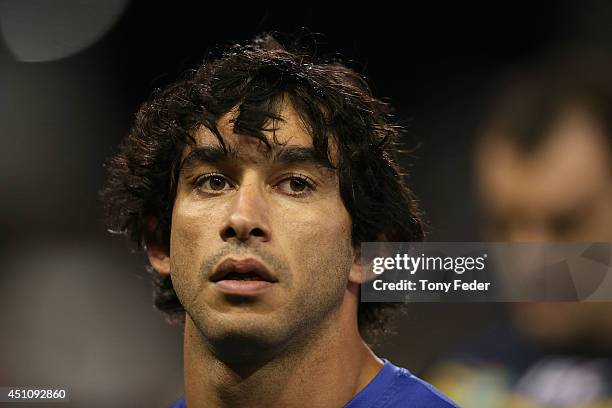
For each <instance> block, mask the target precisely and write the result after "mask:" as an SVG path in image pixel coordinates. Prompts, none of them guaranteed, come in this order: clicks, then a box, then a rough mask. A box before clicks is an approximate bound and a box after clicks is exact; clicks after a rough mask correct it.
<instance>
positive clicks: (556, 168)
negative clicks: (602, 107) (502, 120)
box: [477, 111, 612, 211]
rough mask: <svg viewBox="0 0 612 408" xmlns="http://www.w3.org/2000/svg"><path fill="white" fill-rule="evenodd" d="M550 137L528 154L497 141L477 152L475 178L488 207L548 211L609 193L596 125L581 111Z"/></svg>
mask: <svg viewBox="0 0 612 408" xmlns="http://www.w3.org/2000/svg"><path fill="white" fill-rule="evenodd" d="M550 132H551V134H550V135H548V138H547V139H546V141H545V142H544V144H543V145H542V146H540V147H538V148H537V150H536V151H534V152H531V153H529V154H525V153H523V152H522V151H520V149H517V147H516V146H515V145H514V144H513V143H512V142H510V141H507V139H506V138H503V137H498V138H496V139H494V138H492V139H490V140H491V141H490V142H488V143H486V144H484V145H483V146H482V147H481V149H480V152H479V155H478V159H477V173H478V179H479V184H480V189H481V191H482V194H483V195H484V198H485V200H488V202H489V204H493V206H494V207H503V206H511V205H513V204H515V205H521V206H529V207H531V208H534V209H535V208H539V209H550V210H551V211H553V210H556V209H558V208H559V207H562V206H564V205H568V206H570V205H572V204H573V203H574V202H576V201H579V200H583V199H588V198H591V197H593V196H595V195H597V193H598V192H601V191H606V190H607V189H608V188H609V184H610V179H611V177H612V172H611V169H612V165H611V163H610V157H609V153H608V152H609V147H608V146H607V143H606V140H605V135H604V133H603V131H602V129H601V128H600V127H599V126H598V124H597V122H595V121H594V120H593V119H591V118H590V117H589V116H588V115H587V114H585V113H583V112H580V111H576V112H570V113H568V115H566V116H564V117H563V118H562V119H560V120H559V121H558V122H557V124H556V125H555V126H553V127H552V128H551V130H550ZM493 136H494V135H493Z"/></svg>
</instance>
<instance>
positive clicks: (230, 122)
mask: <svg viewBox="0 0 612 408" xmlns="http://www.w3.org/2000/svg"><path fill="white" fill-rule="evenodd" d="M237 116H238V107H234V108H233V109H231V110H230V111H229V112H227V113H225V114H224V115H222V116H221V117H220V118H219V120H218V121H217V129H218V130H219V133H220V134H221V136H222V138H223V141H224V142H225V144H226V146H228V147H229V148H230V149H231V150H233V151H234V152H236V153H239V154H240V155H241V156H251V157H253V158H257V157H259V156H262V155H265V154H266V153H267V152H268V149H267V148H266V145H265V144H264V143H263V142H261V141H260V140H258V139H257V138H255V137H250V136H248V135H243V134H237V133H235V132H234V121H235V119H236V117H237ZM278 116H279V117H280V118H281V119H282V120H270V121H269V123H267V124H266V125H265V128H266V130H264V131H263V132H262V133H263V135H264V136H265V137H266V140H267V141H268V143H269V144H270V145H271V146H272V148H273V149H274V147H276V145H288V146H300V147H309V148H310V147H312V146H313V140H312V136H311V135H310V133H309V131H308V130H307V129H306V126H305V125H304V123H303V121H302V119H301V117H300V115H299V114H298V113H297V112H296V110H295V108H294V107H293V105H292V104H291V102H290V101H289V100H287V98H286V99H285V101H284V102H283V103H282V105H281V107H280V109H279V111H278ZM193 136H194V139H195V141H196V145H198V146H220V142H219V139H218V138H217V136H215V134H214V133H213V132H212V131H211V130H210V129H208V128H206V127H205V126H200V127H199V128H198V129H197V131H196V132H195V134H194V135H193ZM189 150H190V149H189V148H187V149H186V151H185V152H184V154H183V155H186V154H187V153H188V152H189Z"/></svg>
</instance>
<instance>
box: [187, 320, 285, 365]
mask: <svg viewBox="0 0 612 408" xmlns="http://www.w3.org/2000/svg"><path fill="white" fill-rule="evenodd" d="M215 314H216V315H217V316H214V317H212V316H208V317H207V318H205V319H194V318H193V317H192V320H193V321H194V324H195V326H196V327H197V328H198V330H199V331H200V333H201V335H202V336H203V337H204V338H205V339H206V343H208V344H209V346H210V347H211V349H212V351H213V353H214V354H215V355H216V356H217V357H218V358H219V359H220V360H222V361H225V362H226V363H238V362H240V363H241V364H244V363H245V362H253V363H256V362H257V361H259V360H265V359H267V358H268V357H269V356H270V355H271V354H275V353H278V352H279V350H282V349H283V345H284V344H286V343H287V341H288V339H289V338H290V337H291V332H292V330H291V328H290V327H285V326H283V325H281V324H279V319H278V318H274V317H273V316H261V315H259V316H258V315H257V314H254V313H236V314H234V313H223V314H220V313H215Z"/></svg>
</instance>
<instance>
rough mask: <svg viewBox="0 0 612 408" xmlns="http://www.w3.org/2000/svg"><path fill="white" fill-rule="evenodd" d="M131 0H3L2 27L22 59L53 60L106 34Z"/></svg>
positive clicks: (15, 51) (1, 11)
mask: <svg viewBox="0 0 612 408" xmlns="http://www.w3.org/2000/svg"><path fill="white" fill-rule="evenodd" d="M128 3H129V0H105V1H92V0H88V1H87V0H85V1H84V0H63V1H61V2H58V1H45V0H38V1H35V0H21V1H20V0H3V1H1V2H0V30H1V31H2V34H3V36H4V41H5V43H6V45H7V47H8V49H9V50H10V51H11V53H12V54H13V55H14V56H15V58H17V59H18V60H20V61H25V62H44V61H53V60H57V59H61V58H65V57H68V56H70V55H74V54H76V53H78V52H80V51H82V50H84V49H86V48H87V47H89V46H91V45H92V44H94V43H95V42H96V41H98V40H99V39H100V38H102V37H103V36H104V35H105V34H106V33H107V32H108V31H109V30H110V29H111V27H112V26H113V25H114V24H115V23H116V22H117V21H118V20H119V18H120V17H121V15H122V14H123V11H124V10H125V9H126V7H127V5H128Z"/></svg>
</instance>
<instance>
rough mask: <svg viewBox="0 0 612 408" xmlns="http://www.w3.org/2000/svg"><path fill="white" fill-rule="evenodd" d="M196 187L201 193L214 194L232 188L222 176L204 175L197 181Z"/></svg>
mask: <svg viewBox="0 0 612 408" xmlns="http://www.w3.org/2000/svg"><path fill="white" fill-rule="evenodd" d="M195 185H196V187H197V188H198V189H199V190H200V191H203V192H206V193H212V194H215V193H220V192H222V191H224V190H227V189H229V188H231V184H230V182H229V181H228V180H227V179H226V178H225V177H224V176H223V175H221V174H207V175H203V176H202V177H199V178H198V179H197V180H196V182H195Z"/></svg>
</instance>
